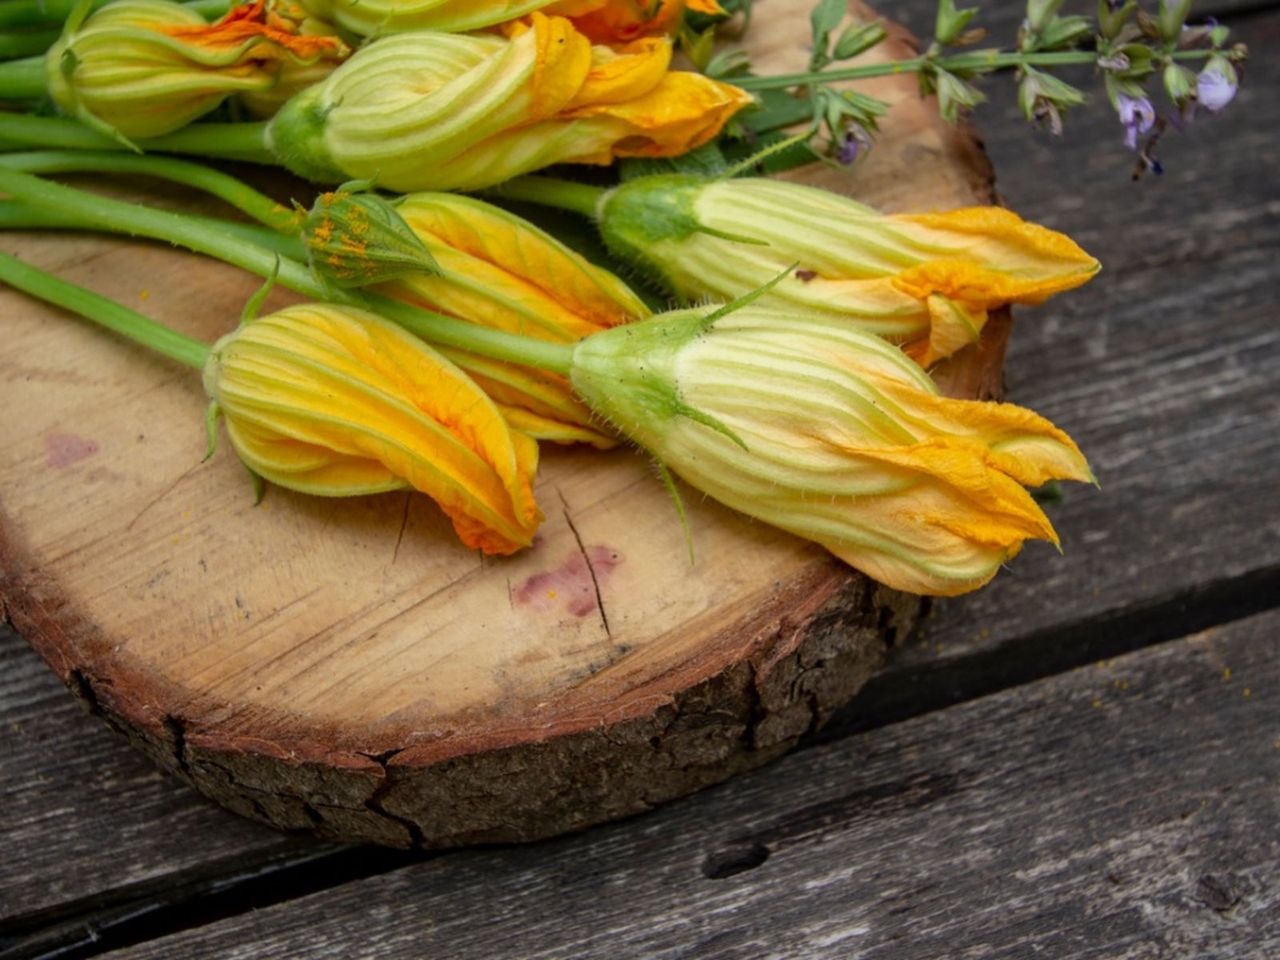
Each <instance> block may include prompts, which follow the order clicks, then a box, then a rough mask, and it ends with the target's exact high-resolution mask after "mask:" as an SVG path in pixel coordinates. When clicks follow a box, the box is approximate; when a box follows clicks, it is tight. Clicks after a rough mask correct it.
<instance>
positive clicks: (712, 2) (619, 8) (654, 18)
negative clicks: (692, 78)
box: [546, 0, 725, 45]
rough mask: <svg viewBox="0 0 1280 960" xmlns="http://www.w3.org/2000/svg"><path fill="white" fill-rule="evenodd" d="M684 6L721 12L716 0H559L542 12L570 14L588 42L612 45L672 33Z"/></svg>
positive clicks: (676, 26)
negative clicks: (588, 39) (589, 39)
mask: <svg viewBox="0 0 1280 960" xmlns="http://www.w3.org/2000/svg"><path fill="white" fill-rule="evenodd" d="M686 10H689V11H692V12H693V13H703V14H706V15H708V16H713V17H717V16H725V11H724V10H723V9H722V8H721V7H720V4H718V3H716V0H560V2H559V3H556V4H553V5H552V6H551V7H550V8H548V9H547V11H546V12H547V13H549V14H558V15H560V16H563V17H569V18H571V19H572V20H573V25H574V26H575V27H577V28H578V29H579V30H581V31H582V32H583V33H585V34H586V35H587V36H588V37H590V38H591V42H592V43H604V44H610V45H614V44H621V43H630V42H631V41H632V40H635V39H637V38H639V37H647V36H655V35H657V34H667V35H671V34H674V33H675V32H676V31H677V30H679V29H680V22H681V20H682V19H683V17H684V14H685V11H686Z"/></svg>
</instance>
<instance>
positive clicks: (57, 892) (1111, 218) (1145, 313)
mask: <svg viewBox="0 0 1280 960" xmlns="http://www.w3.org/2000/svg"><path fill="white" fill-rule="evenodd" d="M901 6H902V7H903V8H905V10H906V11H907V13H908V14H911V12H912V11H916V12H919V11H921V10H924V9H925V8H928V7H931V4H929V3H923V2H920V3H915V2H913V3H909V4H903V5H901ZM891 12H892V13H894V14H895V15H900V11H899V9H898V8H896V7H895V9H894V10H893V11H891ZM997 16H999V17H1003V16H1004V14H1003V13H1000V14H998V15H997V14H995V13H994V12H993V14H992V15H991V17H990V20H991V21H994V20H996V18H997ZM917 19H919V18H917ZM993 25H995V24H994V23H993ZM924 26H925V24H924V23H923V22H921V23H917V27H918V28H919V27H924ZM1278 29H1280V17H1276V16H1274V15H1267V16H1258V17H1252V18H1248V19H1246V20H1243V21H1241V23H1240V29H1239V30H1238V34H1239V35H1240V36H1241V37H1242V38H1243V39H1245V40H1247V41H1249V42H1250V43H1251V44H1253V46H1254V47H1255V49H1258V50H1265V49H1266V47H1267V46H1268V45H1269V44H1270V45H1272V46H1274V42H1275V40H1276V39H1277V30H1278ZM1276 71H1277V65H1276V64H1275V62H1274V58H1272V60H1270V61H1269V60H1268V59H1266V58H1265V57H1260V58H1259V59H1258V60H1257V61H1256V62H1255V63H1254V64H1253V65H1251V68H1250V72H1249V83H1248V85H1247V86H1246V88H1245V91H1244V92H1243V93H1242V96H1241V101H1240V103H1239V104H1237V105H1236V106H1235V108H1234V109H1233V110H1231V111H1229V112H1228V113H1227V114H1226V115H1225V116H1223V117H1221V118H1215V119H1213V120H1212V121H1211V123H1207V124H1204V125H1202V126H1200V127H1199V128H1198V129H1197V128H1193V130H1192V131H1191V133H1189V134H1188V135H1187V138H1188V140H1196V141H1198V142H1196V143H1194V144H1190V143H1189V144H1187V145H1186V146H1187V149H1179V145H1178V144H1177V143H1175V142H1174V141H1172V140H1170V141H1169V146H1168V148H1167V149H1166V153H1167V155H1168V159H1169V161H1170V171H1169V173H1168V174H1166V176H1165V178H1164V179H1163V180H1162V181H1150V182H1147V183H1144V184H1140V185H1138V186H1136V187H1134V186H1132V185H1130V184H1129V183H1128V181H1127V179H1126V172H1127V160H1126V158H1125V157H1124V156H1123V151H1122V149H1121V148H1119V147H1118V145H1117V147H1116V149H1114V150H1112V151H1104V150H1100V149H1099V150H1095V149H1094V146H1093V145H1094V144H1097V143H1114V142H1115V141H1116V139H1117V128H1116V126H1115V123H1114V119H1113V118H1112V117H1111V116H1109V115H1108V113H1107V111H1106V108H1105V107H1104V106H1102V105H1098V106H1096V107H1094V108H1092V109H1091V111H1090V112H1088V113H1082V114H1080V115H1079V116H1078V117H1075V118H1072V119H1071V122H1070V124H1069V126H1068V135H1067V137H1066V139H1065V140H1064V141H1063V142H1061V143H1059V144H1047V143H1045V142H1044V141H1041V140H1037V139H1036V138H1034V137H1033V136H1032V135H1030V134H1029V133H1028V132H1027V131H1026V130H1024V129H1023V127H1022V123H1021V121H1020V119H1018V118H1017V117H1016V116H1013V115H1012V114H1010V113H1009V111H1007V110H1000V109H996V108H994V107H993V108H984V112H983V113H980V114H979V121H980V122H981V124H982V126H983V128H984V130H985V131H987V133H988V139H989V144H990V146H991V147H992V149H993V152H994V153H995V155H996V162H997V169H998V170H1000V172H1001V179H1000V186H1001V188H1002V189H1003V191H1004V193H1005V194H1006V195H1007V196H1008V197H1009V199H1010V202H1011V203H1012V205H1013V206H1014V207H1015V208H1016V209H1018V210H1020V211H1021V212H1023V213H1024V214H1025V215H1027V216H1029V217H1032V218H1037V219H1041V220H1044V221H1046V222H1048V223H1050V224H1051V225H1054V226H1058V227H1061V228H1063V229H1067V230H1070V231H1072V232H1074V233H1076V234H1078V235H1079V236H1080V239H1081V240H1082V241H1083V242H1084V243H1085V245H1086V246H1087V247H1089V248H1090V249H1092V250H1094V251H1095V252H1097V253H1099V254H1100V255H1101V256H1102V257H1103V260H1104V263H1106V265H1107V272H1106V273H1104V275H1103V276H1102V277H1101V278H1100V279H1099V280H1098V281H1096V282H1095V285H1094V287H1093V288H1092V289H1090V288H1086V290H1084V291H1079V292H1077V293H1074V294H1072V295H1070V297H1069V298H1067V299H1065V300H1063V301H1060V302H1059V303H1058V304H1052V305H1049V306H1046V307H1042V308H1039V309H1037V310H1035V311H1024V312H1023V313H1022V314H1021V320H1020V323H1019V326H1018V329H1017V330H1016V332H1015V336H1014V338H1013V351H1012V355H1011V359H1010V364H1009V370H1010V385H1011V388H1012V391H1013V399H1016V400H1018V401H1020V402H1023V403H1027V404H1029V405H1032V406H1035V407H1037V408H1039V409H1041V410H1043V411H1044V412H1045V413H1047V414H1049V415H1051V416H1053V417H1054V418H1056V419H1057V420H1059V421H1060V422H1061V423H1062V424H1063V425H1064V426H1066V427H1068V428H1070V429H1071V430H1072V431H1073V432H1074V433H1075V434H1076V435H1077V436H1078V437H1079V439H1080V440H1081V442H1082V443H1083V444H1084V446H1085V449H1086V451H1087V452H1088V453H1089V454H1090V455H1091V456H1092V457H1093V459H1094V462H1095V465H1096V466H1097V467H1098V469H1099V472H1100V474H1101V476H1102V479H1103V483H1104V489H1103V491H1102V493H1100V494H1095V493H1092V492H1087V491H1082V490H1079V489H1070V490H1068V493H1067V499H1066V500H1065V502H1064V503H1062V504H1061V505H1058V506H1057V507H1054V508H1051V509H1052V512H1053V515H1054V518H1055V522H1056V523H1057V524H1058V526H1059V528H1060V530H1061V532H1062V533H1063V536H1064V539H1065V541H1066V547H1067V554H1066V556H1065V557H1058V556H1057V555H1056V554H1053V553H1052V551H1048V550H1040V551H1036V550H1029V551H1028V552H1027V553H1026V554H1024V556H1023V557H1021V558H1019V560H1018V561H1017V563H1016V565H1015V566H1014V567H1013V569H1012V570H1011V571H1009V572H1007V573H1005V574H1003V575H1002V576H1001V577H1000V578H998V580H997V582H996V583H995V584H994V585H993V586H992V587H990V588H989V589H988V590H987V591H985V592H984V593H982V594H979V595H977V596H973V597H968V598H964V599H962V600H958V601H953V602H948V603H947V604H945V605H942V606H941V607H940V612H939V614H938V616H937V617H936V619H935V621H934V622H933V625H932V628H931V629H930V631H929V632H928V634H927V636H926V640H925V642H924V643H920V644H916V645H913V646H910V647H908V648H907V649H906V650H905V651H904V652H903V654H902V655H901V657H900V659H899V668H900V670H901V671H903V672H900V673H899V674H898V675H897V677H896V679H895V676H894V674H893V673H890V674H887V675H886V681H885V682H886V683H888V684H889V685H890V686H892V685H893V684H894V683H898V684H899V690H898V691H897V693H896V696H898V698H899V700H901V699H902V698H903V697H906V696H908V695H909V693H910V691H909V689H908V690H906V691H905V692H904V691H903V689H901V688H902V687H903V686H904V685H905V684H907V683H908V682H909V680H910V679H911V678H910V676H909V673H910V671H911V670H912V669H914V668H916V667H919V666H920V665H922V664H928V665H932V666H933V667H934V668H935V669H936V671H937V672H939V673H941V674H947V673H948V671H950V672H953V673H954V672H955V671H956V666H957V664H958V663H959V662H960V661H962V660H964V659H966V658H971V657H973V656H976V655H979V654H982V655H988V657H989V662H990V663H995V662H997V661H998V659H999V657H1000V656H1001V655H1002V654H1003V653H1004V652H1005V651H1006V650H1007V649H1008V647H1009V646H1011V645H1013V644H1014V643H1015V641H1017V640H1019V639H1021V638H1025V637H1027V636H1031V635H1037V636H1041V635H1044V634H1045V633H1046V632H1047V633H1048V634H1052V633H1053V631H1054V630H1055V629H1060V628H1063V627H1067V626H1070V625H1072V624H1078V623H1081V622H1085V621H1088V622H1098V623H1101V622H1105V621H1106V619H1107V618H1108V617H1114V616H1116V615H1118V614H1120V613H1123V612H1125V611H1129V610H1134V609H1139V610H1141V609H1142V608H1143V605H1144V604H1151V603H1157V602H1160V601H1162V600H1164V599H1167V598H1170V597H1177V596H1179V595H1180V593H1182V592H1185V591H1186V590H1188V589H1191V588H1194V587H1196V586H1199V585H1201V584H1203V583H1204V582H1205V581H1206V580H1210V581H1217V580H1220V579H1222V578H1228V579H1230V578H1240V577H1246V576H1248V575H1249V574H1251V573H1257V572H1258V571H1263V572H1265V571H1267V570H1274V569H1275V566H1276V563H1277V557H1276V550H1277V542H1276V541H1277V538H1276V536H1275V529H1276V528H1275V525H1274V524H1275V519H1274V518H1275V510H1274V509H1271V508H1270V507H1269V502H1270V491H1273V490H1274V489H1275V488H1276V482H1275V477H1276V474H1275V465H1276V463H1277V462H1278V459H1280V458H1277V456H1276V445H1275V444H1276V440H1275V430H1274V423H1275V422H1276V417H1275V414H1276V409H1277V408H1276V405H1275V403H1276V401H1275V399H1274V398H1275V397H1276V396H1277V394H1276V391H1275V389H1274V388H1275V386H1276V372H1275V371H1276V370H1277V369H1278V367H1277V364H1276V362H1275V361H1276V359H1277V358H1276V351H1277V339H1276V334H1275V328H1274V323H1273V322H1271V316H1272V309H1271V305H1273V304H1274V302H1275V297H1274V292H1273V291H1274V289H1275V280H1276V273H1277V268H1276V267H1275V266H1274V259H1275V258H1274V255H1273V254H1274V247H1275V244H1276V227H1275V217H1274V214H1275V212H1276V198H1275V196H1274V188H1273V186H1272V184H1271V181H1270V179H1269V178H1268V177H1267V176H1265V172H1266V171H1267V170H1268V169H1273V168H1274V166H1275V156H1274V154H1275V144H1274V139H1273V137H1271V135H1270V131H1271V130H1273V129H1275V126H1276V123H1277V120H1278V119H1280V118H1278V117H1277V115H1276V114H1277V110H1280V98H1277V97H1275V96H1274V88H1275V77H1276ZM1202 131H1203V132H1202ZM1218 140H1221V142H1222V143H1223V144H1224V145H1225V149H1224V150H1222V151H1221V152H1215V151H1214V145H1215V143H1216V142H1217V141H1218ZM1191 147H1194V149H1191ZM1184 225H1185V226H1184ZM1193 231H1194V232H1193ZM1169 262H1171V265H1170V266H1168V267H1165V266H1162V264H1165V263H1169ZM1205 317H1209V318H1212V322H1211V323H1205V322H1204V320H1203V318H1205ZM1098 411H1102V414H1103V415H1102V416H1098V415H1097V413H1098ZM1242 465H1247V467H1246V466H1242ZM1095 590H1096V593H1095ZM0 637H3V634H0ZM1046 642H1051V641H1049V640H1046ZM0 649H3V650H4V654H3V655H4V657H5V663H6V676H5V677H4V678H3V679H4V680H5V684H4V686H3V687H0V715H2V716H3V718H4V720H5V728H6V737H5V740H4V746H3V748H0V777H3V782H4V783H5V791H6V800H5V803H4V807H3V813H0V817H3V821H4V823H5V826H4V827H3V838H4V842H5V845H6V849H7V850H9V851H17V856H16V857H15V856H14V855H13V854H12V853H9V854H6V866H7V867H8V869H6V870H4V871H3V872H2V873H0V916H8V917H12V916H14V915H29V914H31V913H33V912H37V911H41V910H50V909H55V908H57V906H58V905H59V904H63V905H65V904H66V903H67V902H69V901H80V900H83V899H85V898H91V897H93V896H95V895H98V894H104V893H107V892H110V891H121V890H123V891H124V892H126V893H127V892H128V891H130V890H134V891H135V892H137V889H138V885H139V884H141V885H143V886H146V885H163V884H164V883H165V878H166V877H168V876H171V875H182V874H184V873H189V872H190V871H192V870H193V869H195V868H197V867H199V868H200V869H205V868H208V869H210V870H214V871H215V872H216V871H218V870H220V869H228V870H229V869H232V868H233V867H234V869H235V870H240V869H242V867H243V864H244V862H245V861H246V860H248V861H252V860H253V859H254V858H260V860H261V861H267V860H269V859H270V858H272V857H274V856H275V855H276V853H277V851H278V847H279V844H280V841H279V838H278V837H277V836H276V835H274V834H271V833H270V832H268V831H262V830H260V829H258V828H255V827H253V826H251V825H249V824H246V823H243V822H241V821H239V820H237V819H236V818H234V817H232V816H230V815H228V814H224V813H222V812H221V811H218V810H216V809H214V808H212V807H209V806H207V805H204V804H202V803H201V802H200V801H198V800H197V799H196V798H195V797H194V796H193V795H191V794H190V793H189V792H188V791H187V790H186V789H185V788H183V787H182V786H181V785H180V784H178V783H177V782H176V781H171V780H167V779H164V778H161V777H160V776H159V775H158V774H155V773H153V772H152V770H151V768H150V767H149V765H148V764H147V763H146V762H145V761H143V760H141V759H140V758H139V757H136V756H135V755H133V754H132V753H131V752H130V751H129V750H128V749H127V748H126V747H124V746H123V745H122V744H120V743H119V742H118V741H114V740H113V739H112V738H111V737H110V736H109V735H108V734H107V733H105V732H104V731H102V730H101V729H95V721H92V720H90V719H88V718H84V717H81V716H78V715H77V710H76V708H75V707H74V705H73V704H72V702H71V700H70V699H69V698H67V697H66V695H65V694H64V693H62V692H61V691H59V689H58V688H57V684H56V682H54V681H53V680H52V679H51V678H49V677H46V676H45V675H44V674H43V673H42V672H41V671H42V670H43V667H41V666H40V665H39V664H38V661H37V660H36V659H35V657H34V655H32V654H31V653H30V652H29V651H27V650H25V649H21V650H19V649H13V644H12V641H10V640H3V639H0ZM9 664H12V666H8V665H9ZM961 695H963V691H961ZM928 706H930V702H929V701H928V700H922V701H920V702H918V703H916V704H914V705H911V704H908V705H907V707H906V708H905V712H907V713H910V712H913V711H918V710H920V709H925V708H927V707H928ZM898 709H899V712H901V711H902V709H903V708H902V707H901V706H899V708H898ZM873 719H874V718H873ZM14 724H18V725H20V727H15V726H14ZM19 729H21V730H22V731H23V732H24V733H23V736H22V737H21V738H19V737H15V736H10V734H11V733H17V732H19ZM28 732H29V733H30V736H27V733H28ZM19 740H21V742H19ZM51 746H56V747H57V749H51V748H50V747H51ZM55 809H56V810H59V811H62V815H60V816H52V815H50V811H51V810H55ZM15 862H16V864H17V868H16V869H14V868H13V866H12V865H13V864H14V863H15Z"/></svg>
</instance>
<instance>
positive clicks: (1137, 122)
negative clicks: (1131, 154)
mask: <svg viewBox="0 0 1280 960" xmlns="http://www.w3.org/2000/svg"><path fill="white" fill-rule="evenodd" d="M1116 110H1117V111H1119V113H1120V123H1121V124H1122V125H1123V126H1124V145H1125V146H1126V147H1128V148H1129V149H1130V150H1137V149H1138V138H1139V137H1141V136H1145V135H1146V134H1147V132H1148V131H1149V130H1150V129H1151V127H1152V125H1153V124H1154V123H1155V122H1156V109H1155V107H1153V106H1152V105H1151V101H1150V100H1148V99H1147V98H1146V97H1131V96H1129V95H1128V94H1127V93H1122V94H1119V95H1118V96H1117V97H1116Z"/></svg>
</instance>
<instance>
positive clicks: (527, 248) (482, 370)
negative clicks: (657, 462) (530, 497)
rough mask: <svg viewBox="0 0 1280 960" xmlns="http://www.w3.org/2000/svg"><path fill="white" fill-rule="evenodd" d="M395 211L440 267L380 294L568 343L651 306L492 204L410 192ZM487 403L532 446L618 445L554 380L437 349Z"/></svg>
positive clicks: (398, 281)
mask: <svg viewBox="0 0 1280 960" xmlns="http://www.w3.org/2000/svg"><path fill="white" fill-rule="evenodd" d="M396 211H397V212H398V213H399V214H400V216H401V217H402V218H404V221H405V222H406V223H407V224H408V225H409V227H410V228H411V229H412V230H413V232H414V233H415V234H416V235H417V238H418V239H419V241H421V243H422V244H423V246H424V247H425V248H426V250H427V251H428V252H429V253H430V255H431V257H432V258H433V259H434V260H435V262H436V263H437V264H438V265H439V272H438V273H436V274H431V273H427V272H424V271H416V272H414V273H411V274H405V275H402V276H400V277H399V278H397V279H396V280H394V281H393V282H391V283H388V284H386V285H385V286H383V287H381V288H380V292H382V293H385V294H386V295H388V296H392V297H395V298H397V299H399V300H404V301H406V302H408V303H413V304H417V305H418V306H422V307H426V308H427V309H429V310H433V311H436V312H438V313H444V314H447V315H449V316H454V317H458V318H460V319H463V320H470V321H471V322H473V323H477V324H481V325H483V326H486V327H492V328H494V329H497V330H504V331H506V332H508V333H517V334H521V335H523V336H529V337H536V338H538V339H540V340H549V341H552V342H554V343H573V342H574V341H576V340H579V339H581V338H582V337H586V336H590V335H591V334H593V333H598V332H599V331H601V330H606V329H608V328H610V327H613V326H617V325H618V324H623V323H630V322H632V321H635V320H638V319H641V318H643V317H647V316H648V315H649V309H648V308H647V307H646V306H645V304H644V302H643V301H642V300H641V299H640V298H639V297H637V296H636V295H635V294H634V293H633V292H632V291H631V289H630V288H629V287H628V286H627V285H626V284H625V283H623V282H622V281H621V280H619V279H618V278H617V277H615V276H614V275H613V274H612V273H610V272H609V271H607V270H603V269H601V268H600V267H597V266H594V265H592V264H590V263H588V262H587V261H586V260H585V259H584V258H583V257H582V256H580V255H579V254H577V253H575V252H573V251H572V250H570V249H569V248H568V247H566V246H565V245H564V244H562V243H560V242H559V241H558V240H556V239H555V238H554V237H552V236H550V235H549V234H546V233H544V232H543V231H541V230H539V229H538V228H537V227H535V226H533V224H531V223H529V222H527V221H525V220H522V219H521V218H519V217H517V216H515V215H513V214H510V213H507V212H506V211H505V210H502V209H500V208H498V207H495V206H493V205H492V204H488V203H484V202H483V201H480V200H476V199H473V198H471V197H461V196H457V195H456V194H448V193H414V194H408V195H407V196H405V197H404V198H403V199H402V200H401V201H399V202H398V203H397V204H396ZM441 352H442V353H445V354H446V355H448V356H449V357H450V359H452V360H453V361H454V362H455V363H456V364H457V365H458V366H460V367H462V368H463V369H464V370H466V371H467V373H469V374H470V375H471V376H472V377H473V378H474V379H475V380H476V381H477V382H478V383H479V384H480V385H481V386H483V387H484V388H485V391H486V392H487V393H488V394H489V395H490V396H491V397H493V399H494V400H495V401H496V402H497V403H498V406H499V408H500V409H502V411H503V412H504V413H505V414H506V415H507V419H508V420H509V421H510V423H511V424H512V426H514V427H517V428H518V429H520V430H522V431H524V432H526V433H528V434H530V435H531V436H533V437H536V438H538V439H540V440H552V441H556V442H560V443H575V442H582V443H590V444H592V445H594V446H597V447H611V446H613V445H614V444H615V443H616V442H617V441H616V439H615V438H614V436H613V435H612V434H610V433H609V432H608V431H607V430H606V429H604V428H603V425H602V424H601V422H600V420H599V418H598V417H596V416H595V415H594V414H593V413H592V412H591V410H590V408H588V407H587V406H586V405H585V404H584V403H583V402H582V401H581V400H580V399H578V398H577V397H576V396H575V395H574V393H573V389H572V388H571V387H570V385H569V382H568V380H567V379H566V378H565V377H563V376H560V375H559V374H555V373H549V372H546V371H540V370H534V369H531V368H529V367H523V366H520V365H518V364H514V363H504V362H502V361H498V360H489V359H486V358H484V357H479V356H476V355H474V354H469V353H466V352H464V351H461V350H449V349H442V350H441Z"/></svg>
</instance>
